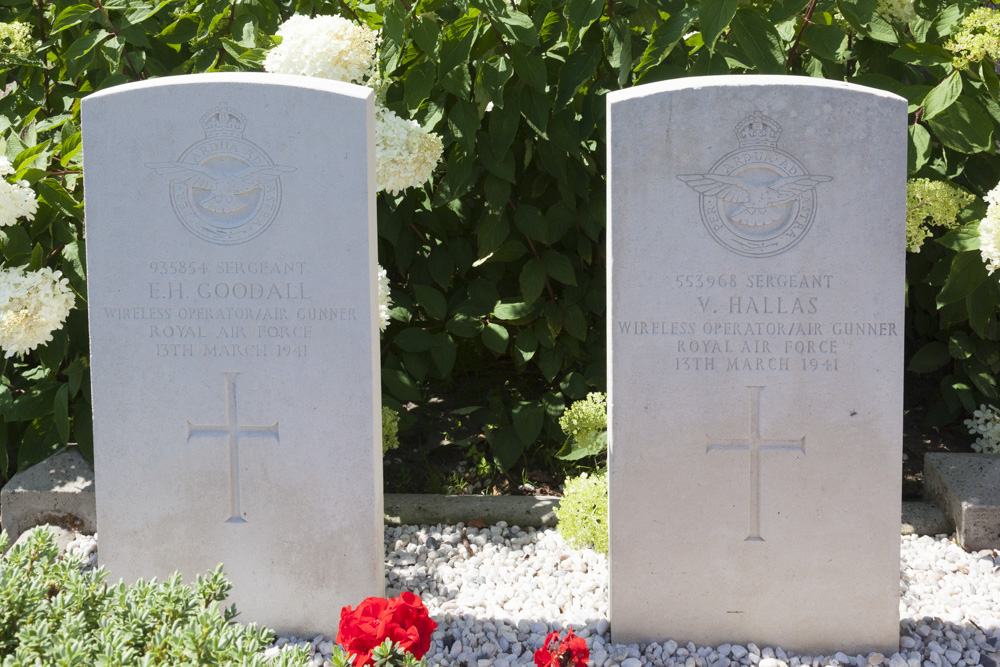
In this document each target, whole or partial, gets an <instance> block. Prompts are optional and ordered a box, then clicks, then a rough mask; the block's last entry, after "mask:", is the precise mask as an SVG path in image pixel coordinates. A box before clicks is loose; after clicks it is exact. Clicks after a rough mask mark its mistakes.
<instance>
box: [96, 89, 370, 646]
mask: <svg viewBox="0 0 1000 667" xmlns="http://www.w3.org/2000/svg"><path fill="white" fill-rule="evenodd" d="M373 104H374V102H373V98H372V91H371V90H370V89H366V88H363V87H360V86H354V85H349V84H343V83H337V82H331V81H324V80H320V79H314V78H307V77H294V76H284V75H275V74H204V75H193V76H178V77H171V78H164V79H158V80H155V81H147V82H142V83H138V84H130V85H125V86H120V87H117V88H112V89H109V90H107V91H102V92H99V93H96V94H94V95H91V96H89V97H87V98H85V99H84V100H83V144H84V150H85V153H86V158H85V160H86V169H85V188H86V217H87V262H88V280H89V310H90V335H91V373H92V384H93V405H94V455H95V471H96V480H95V481H96V487H97V489H96V490H97V511H98V531H99V534H100V536H101V563H102V564H103V565H106V566H107V568H108V570H109V572H110V573H111V575H112V576H114V577H123V578H124V579H125V580H126V581H132V580H135V579H136V578H138V577H151V576H157V577H164V576H165V575H167V574H169V573H171V572H173V571H174V570H180V571H181V572H182V573H183V574H184V575H185V577H186V578H193V577H194V576H195V575H197V574H200V573H204V572H205V571H207V570H209V569H212V568H214V567H215V565H216V564H218V563H220V562H221V563H223V564H224V565H225V570H226V572H227V574H228V575H229V576H230V578H231V580H232V582H233V584H234V589H233V591H232V594H231V596H230V600H231V601H232V602H233V603H235V604H236V605H237V607H238V609H239V610H240V612H241V614H242V616H241V619H242V620H244V621H247V622H249V621H255V622H260V623H264V624H267V625H269V626H270V627H272V628H274V629H276V630H278V631H283V632H295V633H308V632H313V633H314V632H324V633H330V632H335V629H336V627H337V623H338V620H339V614H340V609H341V607H342V606H344V605H347V604H352V605H356V604H358V603H359V602H360V601H361V600H362V599H364V598H365V597H368V596H373V595H381V594H382V592H383V549H384V547H383V528H382V521H383V516H382V469H381V435H380V434H381V431H380V429H381V421H380V407H379V406H380V381H379V377H380V376H379V372H378V368H379V366H378V346H377V340H378V339H377V336H378V324H377V318H378V308H377V281H376V266H377V264H376V245H375V174H374V106H373Z"/></svg>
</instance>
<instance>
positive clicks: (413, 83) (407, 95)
mask: <svg viewBox="0 0 1000 667" xmlns="http://www.w3.org/2000/svg"><path fill="white" fill-rule="evenodd" d="M435 79H436V75H435V72H434V63H432V62H430V61H428V60H425V61H423V62H421V63H420V64H418V65H415V66H413V67H411V68H410V69H409V70H408V71H407V73H406V77H405V78H404V79H403V100H404V101H405V102H406V107H407V108H408V109H416V108H417V107H419V106H420V105H421V103H422V102H423V101H424V100H425V99H427V96H428V95H430V92H431V89H432V88H433V87H434V80H435Z"/></svg>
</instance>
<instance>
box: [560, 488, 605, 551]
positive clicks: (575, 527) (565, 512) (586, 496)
mask: <svg viewBox="0 0 1000 667" xmlns="http://www.w3.org/2000/svg"><path fill="white" fill-rule="evenodd" d="M556 518H557V519H559V524H558V526H557V527H558V530H559V534H560V535H562V536H563V539H565V540H566V542H567V544H569V545H570V546H573V547H576V548H578V549H580V548H585V547H593V548H594V550H595V551H598V552H599V553H602V554H607V553H608V475H607V472H601V473H598V474H596V475H588V474H587V473H584V474H582V475H580V476H579V477H573V478H571V479H567V480H566V492H565V494H564V496H563V499H562V501H560V503H559V507H557V508H556Z"/></svg>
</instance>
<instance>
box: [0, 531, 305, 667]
mask: <svg viewBox="0 0 1000 667" xmlns="http://www.w3.org/2000/svg"><path fill="white" fill-rule="evenodd" d="M6 543H7V535H6V533H0V551H2V550H3V548H4V547H5V546H6ZM106 578H107V577H106V574H105V573H104V572H103V571H102V570H91V571H82V570H81V568H80V561H79V559H77V558H74V557H72V556H68V557H62V558H61V557H59V556H58V549H57V547H56V545H55V540H54V539H53V537H52V534H51V533H50V532H49V531H47V530H42V531H35V532H34V533H33V534H32V535H31V536H30V537H29V539H28V540H27V541H26V542H25V543H22V544H19V545H16V546H15V547H14V548H12V549H11V551H10V553H8V554H7V555H6V556H5V557H4V558H3V559H0V665H2V666H3V667H29V666H30V667H35V666H36V665H65V666H67V667H68V666H71V665H79V666H80V667H83V666H85V665H102V666H103V667H126V666H132V665H138V666H142V667H152V666H153V665H164V666H170V667H175V666H180V665H190V666H191V667H204V666H206V665H218V666H223V665H232V666H233V667H235V666H237V665H239V666H241V667H265V665H269V666H271V667H293V666H297V665H301V666H303V667H304V666H305V665H307V664H309V663H310V661H309V656H308V655H307V654H306V653H305V651H304V650H302V649H299V648H296V649H293V650H286V651H282V652H281V653H280V655H279V657H278V658H276V659H274V660H271V661H268V660H267V659H265V657H264V655H263V651H264V649H265V648H267V646H268V645H270V644H271V643H272V641H273V639H274V635H273V633H272V632H271V631H270V630H267V629H265V628H258V627H257V626H255V625H248V626H243V625H240V624H238V623H235V622H233V618H234V617H235V616H236V615H237V612H236V609H235V607H228V608H220V606H219V604H220V603H221V602H222V601H223V600H225V597H226V594H227V593H228V592H229V590H230V589H231V588H232V586H231V585H230V583H229V582H228V581H227V580H226V578H225V575H224V574H223V573H222V568H221V566H220V567H219V568H217V569H216V570H215V571H214V572H212V573H210V574H209V575H208V576H206V577H200V576H199V577H198V578H197V579H196V581H195V583H194V584H193V585H191V586H186V585H183V584H182V583H181V580H180V576H179V575H176V574H175V575H172V576H171V577H169V578H168V579H167V580H166V581H165V582H163V583H159V584H158V583H156V582H145V581H139V582H138V583H136V584H134V585H132V586H126V585H124V584H118V585H116V586H110V585H108V584H107V582H106Z"/></svg>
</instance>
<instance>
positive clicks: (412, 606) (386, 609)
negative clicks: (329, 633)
mask: <svg viewBox="0 0 1000 667" xmlns="http://www.w3.org/2000/svg"><path fill="white" fill-rule="evenodd" d="M436 628H437V623H435V622H434V621H433V619H431V617H430V616H429V615H428V614H427V607H425V606H424V603H423V601H422V600H421V599H420V598H419V597H417V596H416V595H414V594H413V593H410V592H405V593H403V594H402V595H400V596H399V597H398V598H392V599H391V600H386V599H385V598H368V599H367V600H365V601H364V602H362V603H361V604H359V605H358V607H357V609H351V607H350V606H347V607H344V608H343V609H341V610H340V628H339V630H338V632H337V643H338V644H340V645H341V646H343V647H344V649H345V650H346V651H347V652H348V654H350V655H353V656H355V658H354V666H355V667H365V665H371V664H372V651H374V650H375V648H376V647H377V646H379V645H381V644H382V643H383V642H384V641H385V640H386V639H391V640H392V641H394V642H395V643H397V644H399V646H401V647H402V648H403V650H405V651H407V652H408V653H412V654H413V657H415V658H417V659H418V660H419V659H420V658H422V657H424V656H425V655H426V654H427V651H428V650H429V649H430V647H431V633H432V632H434V630H435V629H436Z"/></svg>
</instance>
